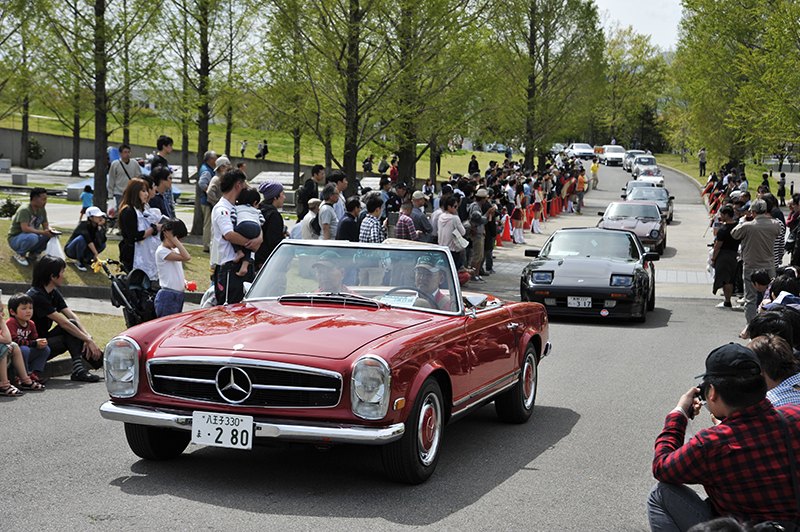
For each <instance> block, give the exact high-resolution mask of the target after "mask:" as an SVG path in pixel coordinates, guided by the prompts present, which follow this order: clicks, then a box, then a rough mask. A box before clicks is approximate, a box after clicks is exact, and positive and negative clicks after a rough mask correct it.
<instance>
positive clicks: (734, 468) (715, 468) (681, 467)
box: [653, 399, 800, 522]
mask: <svg viewBox="0 0 800 532" xmlns="http://www.w3.org/2000/svg"><path fill="white" fill-rule="evenodd" d="M780 410H781V411H782V412H783V414H784V415H785V416H786V421H787V423H788V425H789V431H790V433H791V440H792V442H793V445H794V449H795V451H794V452H795V455H797V456H800V425H798V423H800V406H799V405H786V406H782V407H780ZM686 423H687V420H686V418H685V417H684V416H683V415H682V414H680V413H678V412H672V413H670V414H669V415H668V416H667V419H666V422H665V424H664V430H663V431H662V432H661V434H660V435H659V436H658V438H657V439H656V454H655V459H654V460H653V476H655V477H656V479H658V480H660V481H662V482H671V483H673V484H702V485H703V487H704V488H705V490H706V493H708V496H709V499H710V500H711V502H712V503H713V505H714V508H715V509H716V510H717V512H719V514H720V515H722V516H728V515H732V516H734V517H737V518H740V519H749V520H752V521H754V522H762V521H768V520H771V519H775V520H779V521H791V520H792V519H794V518H796V517H797V505H796V503H795V497H794V491H793V489H792V479H791V476H790V473H791V471H790V469H789V455H788V454H787V452H786V443H785V440H784V434H783V430H782V429H781V425H780V418H779V416H778V413H777V411H776V410H775V408H774V407H773V406H772V403H770V402H769V399H764V400H763V401H761V402H760V403H758V404H756V405H753V406H751V407H748V408H746V409H744V410H741V411H739V412H736V413H734V414H731V415H730V416H728V417H726V418H725V419H724V420H723V421H722V423H720V424H719V425H717V426H716V427H711V428H709V429H706V430H702V431H700V432H699V433H697V435H695V436H694V437H693V438H692V439H691V440H689V442H688V443H687V444H686V445H684V444H683V441H684V433H685V431H686Z"/></svg>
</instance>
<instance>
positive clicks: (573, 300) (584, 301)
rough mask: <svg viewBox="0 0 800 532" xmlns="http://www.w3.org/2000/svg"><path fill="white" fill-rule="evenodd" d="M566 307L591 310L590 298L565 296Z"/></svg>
mask: <svg viewBox="0 0 800 532" xmlns="http://www.w3.org/2000/svg"><path fill="white" fill-rule="evenodd" d="M567 306H568V307H577V308H591V307H592V298H591V297H573V296H567Z"/></svg>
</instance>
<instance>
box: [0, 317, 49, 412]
mask: <svg viewBox="0 0 800 532" xmlns="http://www.w3.org/2000/svg"><path fill="white" fill-rule="evenodd" d="M4 314H5V312H4V309H3V303H2V302H0V318H2V317H3V315H4ZM9 355H10V356H11V363H12V364H13V366H14V371H16V372H17V375H24V377H20V388H22V389H24V390H30V391H35V392H40V391H42V390H44V385H43V384H40V383H38V382H35V381H33V380H31V378H30V377H29V376H28V374H27V373H26V372H25V362H24V361H23V360H22V352H21V351H20V350H19V346H18V345H17V344H15V343H14V342H12V341H11V332H9V330H8V326H7V325H6V322H5V321H4V320H2V319H0V396H5V397H19V396H20V395H25V394H24V393H22V392H21V391H20V390H19V388H17V387H16V386H14V385H12V384H11V382H10V381H9V380H8V367H7V366H8V364H7V363H6V357H7V356H9Z"/></svg>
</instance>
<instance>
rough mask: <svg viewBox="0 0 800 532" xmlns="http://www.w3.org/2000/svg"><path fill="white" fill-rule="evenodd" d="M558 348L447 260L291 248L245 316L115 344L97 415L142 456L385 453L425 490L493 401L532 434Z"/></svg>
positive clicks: (538, 317)
mask: <svg viewBox="0 0 800 532" xmlns="http://www.w3.org/2000/svg"><path fill="white" fill-rule="evenodd" d="M549 351H550V343H549V342H548V319H547V312H546V311H545V309H544V307H543V306H542V305H540V304H537V303H509V302H507V301H503V300H501V299H498V298H496V297H493V296H488V295H484V294H478V293H473V292H462V290H461V287H460V286H459V284H458V278H457V276H456V269H455V264H454V262H453V258H452V256H451V255H450V252H449V250H448V249H447V248H443V247H440V246H433V245H415V244H413V243H410V244H399V243H389V244H387V243H384V244H376V245H371V244H352V243H349V242H333V243H331V242H309V241H298V240H284V241H283V242H282V243H281V244H280V245H279V246H278V247H277V248H276V249H275V251H274V252H273V253H272V255H271V256H270V258H269V260H268V261H267V263H266V264H265V265H264V267H263V268H262V269H261V271H260V272H259V274H258V276H257V277H256V279H255V281H254V283H253V285H252V287H251V288H250V290H249V291H248V292H247V295H246V297H245V300H244V301H243V302H242V303H239V304H235V305H228V306H217V307H213V308H210V309H202V310H198V311H193V312H186V313H183V314H178V315H174V316H169V317H165V318H162V319H159V320H155V321H151V322H147V323H144V324H141V325H138V326H136V327H133V328H131V329H129V330H127V331H125V332H124V333H122V334H120V335H119V336H117V337H116V338H114V339H113V340H112V341H111V342H110V343H109V344H108V346H107V348H106V350H105V364H106V365H105V368H106V370H105V371H106V386H107V388H108V392H109V395H110V396H111V398H110V400H109V401H108V402H106V403H105V404H103V405H102V407H101V408H100V411H101V413H102V415H103V417H105V418H107V419H111V420H117V421H122V422H124V424H125V434H126V436H127V440H128V444H129V445H130V447H131V450H132V451H133V452H134V453H135V454H137V455H138V456H140V457H142V458H145V459H152V460H165V459H170V458H174V457H177V456H178V455H180V454H181V453H182V452H183V451H184V450H185V449H186V447H187V446H188V445H189V444H190V443H192V444H197V445H208V446H219V447H227V448H235V449H251V448H252V445H253V444H254V443H259V442H263V441H268V440H279V441H280V440H283V441H291V442H308V443H311V444H315V445H331V444H365V445H381V446H382V457H383V462H384V466H385V469H386V472H387V474H388V476H389V477H390V478H391V479H393V480H395V481H399V482H404V483H409V484H416V483H421V482H424V481H425V480H426V479H428V478H429V477H430V475H431V474H432V473H433V471H434V469H435V468H436V464H437V461H438V458H439V454H440V450H441V445H442V438H443V436H444V433H445V426H446V425H447V424H448V423H450V422H452V421H454V420H455V419H457V418H458V417H460V416H463V415H464V414H467V413H468V412H470V411H473V410H474V409H476V408H478V407H480V406H482V405H485V404H488V403H490V402H492V401H493V402H494V404H495V409H496V411H497V415H498V416H499V417H500V419H501V420H503V421H505V422H509V423H524V422H526V421H527V420H528V419H529V418H530V416H531V414H532V412H533V407H534V401H535V398H536V387H537V380H538V364H539V362H540V360H541V359H542V358H543V357H544V356H546V355H547V354H548V352H549Z"/></svg>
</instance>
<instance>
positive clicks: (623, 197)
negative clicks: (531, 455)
mask: <svg viewBox="0 0 800 532" xmlns="http://www.w3.org/2000/svg"><path fill="white" fill-rule="evenodd" d="M619 197H620V198H622V199H625V198H626V197H627V196H626V195H625V194H620V195H619Z"/></svg>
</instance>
